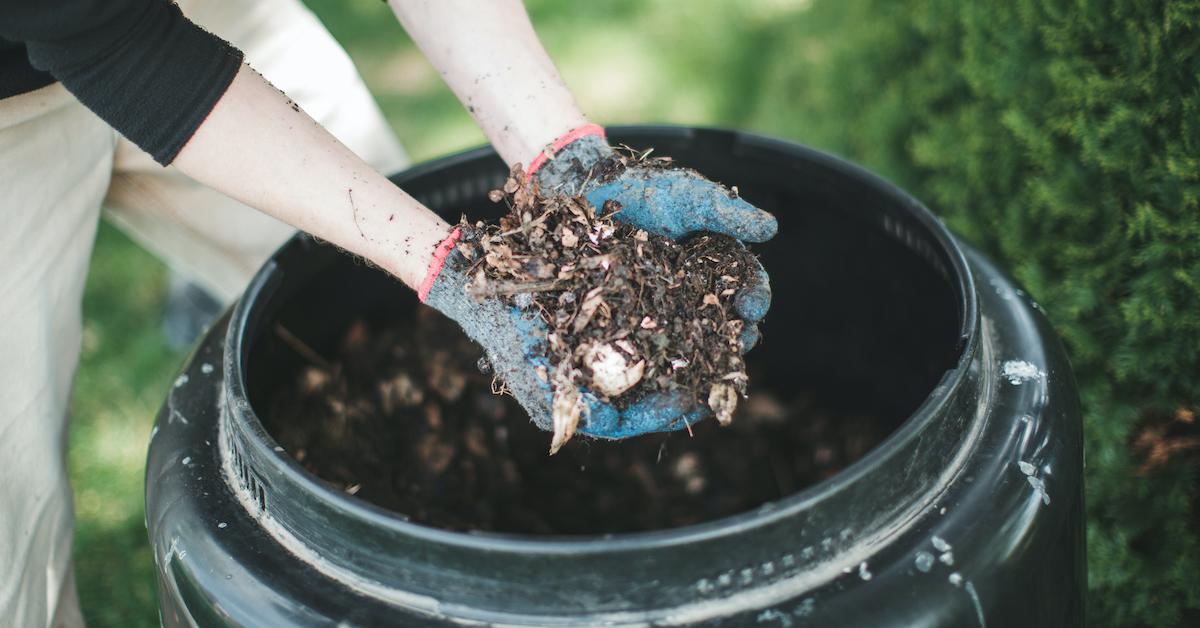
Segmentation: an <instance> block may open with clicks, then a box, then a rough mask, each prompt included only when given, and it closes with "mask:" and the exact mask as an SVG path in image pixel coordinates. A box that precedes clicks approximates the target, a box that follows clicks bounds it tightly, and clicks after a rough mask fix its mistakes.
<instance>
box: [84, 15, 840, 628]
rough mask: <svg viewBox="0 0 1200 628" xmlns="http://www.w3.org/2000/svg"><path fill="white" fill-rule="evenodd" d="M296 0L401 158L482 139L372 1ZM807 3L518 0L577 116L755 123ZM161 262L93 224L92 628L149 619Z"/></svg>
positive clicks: (88, 313) (775, 119)
mask: <svg viewBox="0 0 1200 628" xmlns="http://www.w3.org/2000/svg"><path fill="white" fill-rule="evenodd" d="M308 5H309V6H310V7H311V8H312V9H313V10H314V11H315V12H316V13H317V14H318V15H319V16H320V17H321V18H322V20H324V21H325V23H326V25H327V26H328V27H329V29H330V31H331V32H332V33H333V34H334V36H335V37H336V38H337V39H338V40H339V41H341V42H342V43H343V45H344V46H346V48H347V50H348V51H349V52H350V54H351V56H352V57H353V58H354V60H355V62H356V63H357V64H358V67H359V70H360V71H361V72H362V74H363V76H364V77H365V78H366V80H367V83H368V85H369V86H370V87H371V89H372V91H373V92H374V94H375V96H376V98H377V99H378V100H379V102H380V104H381V106H382V107H383V109H384V112H385V113H386V115H387V117H388V120H389V122H390V123H391V125H392V126H393V127H394V128H395V129H396V132H397V134H398V135H399V137H400V139H401V140H402V141H403V143H404V144H405V146H406V147H407V148H408V150H409V153H410V154H411V156H412V157H413V159H414V160H415V161H421V160H426V159H429V158H432V157H436V156H438V155H442V154H445V153H448V152H452V151H455V150H460V149H463V148H467V147H470V146H474V145H477V144H480V143H482V142H483V135H482V134H481V133H480V132H479V131H478V130H477V129H476V128H475V126H474V124H473V123H472V121H471V120H470V118H469V117H468V116H467V114H466V112H465V111H464V110H463V109H462V107H461V106H460V105H459V104H458V103H457V101H456V100H455V99H454V96H453V95H452V94H451V93H450V91H449V90H448V89H447V88H446V87H445V86H444V85H443V84H442V83H441V81H440V80H439V78H438V75H437V73H436V72H435V71H434V70H433V68H432V67H431V66H429V64H428V63H427V62H426V61H425V59H424V57H422V56H421V54H420V52H419V51H417V50H416V48H415V47H414V46H413V45H412V42H411V41H409V40H408V38H407V37H406V36H405V35H404V32H403V30H402V29H401V28H400V26H399V25H398V24H397V23H396V21H395V20H394V18H392V16H391V13H390V11H389V9H388V8H387V7H386V5H385V4H383V3H382V2H380V1H379V0H311V1H310V2H308ZM807 5H808V2H807V1H805V0H757V1H753V2H732V1H729V2H716V1H711V2H710V1H695V2H689V3H677V2H647V1H633V0H613V1H596V2H589V3H582V2H579V3H577V2H570V3H567V2H556V1H553V0H531V1H530V2H529V3H528V6H529V9H530V12H531V14H532V15H533V20H534V24H535V26H536V27H537V29H538V32H539V33H540V35H541V37H542V40H543V42H544V43H545V45H546V47H547V49H549V51H550V53H551V56H552V57H553V58H554V59H555V61H556V62H557V64H558V66H559V68H560V70H561V71H562V73H563V75H564V78H565V79H566V81H567V83H568V84H569V85H570V86H571V87H572V90H573V91H574V93H575V95H576V97H577V99H578V100H579V102H580V103H581V105H582V107H583V109H584V110H585V111H586V112H588V114H589V116H590V117H591V118H592V119H593V120H596V121H598V122H601V123H604V124H614V123H647V122H671V123H680V124H683V123H696V124H710V125H723V126H738V127H742V128H751V129H757V130H761V131H765V132H771V131H775V132H779V131H780V130H782V129H786V128H789V127H791V128H795V124H796V122H795V120H794V119H789V114H790V111H789V108H788V107H786V106H780V103H781V102H786V101H775V102H769V103H763V102H761V101H760V100H759V99H756V98H754V97H753V96H754V95H756V94H762V93H770V92H771V90H770V89H769V88H770V87H771V86H770V85H769V84H768V82H769V81H770V80H771V76H770V72H767V71H760V70H761V69H762V66H763V65H765V64H764V55H767V54H769V53H770V52H771V51H774V53H783V54H788V55H796V56H797V58H798V57H800V56H810V55H814V54H818V53H819V51H815V50H811V49H807V48H804V47H803V43H804V42H803V39H802V38H798V39H796V40H795V41H793V40H788V41H782V42H781V41H779V40H778V37H779V35H778V32H779V31H778V30H777V29H772V28H771V25H772V24H774V23H776V22H777V20H778V19H779V18H782V17H785V16H786V15H787V14H790V13H794V12H797V11H803V10H804V9H805V8H806V7H807ZM796 35H797V33H795V32H794V31H793V32H792V33H791V36H792V37H795V36H796ZM268 78H269V77H268ZM772 100H774V99H772ZM799 139H804V138H799ZM165 276H166V270H165V268H164V267H163V266H162V264H161V263H159V262H158V261H157V260H156V259H154V258H153V257H152V256H150V255H149V254H148V253H146V252H145V251H143V250H141V249H140V248H138V246H137V245H135V244H133V243H132V242H130V241H129V240H128V239H127V238H125V237H124V236H123V235H122V234H120V233H119V232H117V231H116V230H114V229H113V228H112V227H110V226H108V225H103V226H102V228H101V230H100V233H99V236H98V238H97V241H96V252H95V256H94V258H93V260H92V269H91V274H90V276H89V278H88V284H87V291H86V294H85V297H84V315H85V324H84V345H83V358H82V363H81V366H80V370H79V374H78V377H77V381H76V385H75V401H74V404H75V405H74V418H73V423H72V427H71V452H70V463H71V477H72V481H73V483H74V486H75V490H76V508H77V517H78V524H77V537H76V549H75V558H76V568H77V570H78V579H79V580H78V582H79V589H80V596H81V598H82V603H83V609H84V614H85V615H86V617H87V619H88V621H89V624H90V625H92V626H96V627H100V628H103V627H106V626H121V627H128V626H154V625H157V624H158V614H157V610H156V606H155V595H154V583H153V573H154V566H153V563H152V557H151V553H150V548H149V545H148V542H147V538H146V533H145V529H144V526H143V506H142V474H143V465H144V461H145V451H146V445H147V442H148V438H149V433H150V428H151V425H152V423H153V419H154V413H155V411H156V410H157V407H158V404H159V403H160V402H161V400H162V398H163V395H164V392H165V391H166V389H167V384H168V382H169V381H170V379H171V377H172V375H173V372H174V371H175V369H176V368H177V367H178V365H179V363H180V361H181V360H182V358H183V356H182V355H181V354H178V353H175V352H172V351H171V350H170V349H169V348H168V347H167V346H166V345H165V344H164V343H163V341H162V337H161V334H160V327H159V323H160V316H161V310H162V305H163V300H164V297H165V287H164V286H165Z"/></svg>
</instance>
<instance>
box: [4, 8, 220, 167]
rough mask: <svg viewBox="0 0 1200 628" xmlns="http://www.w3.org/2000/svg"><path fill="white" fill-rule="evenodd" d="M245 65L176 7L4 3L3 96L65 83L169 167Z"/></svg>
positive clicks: (125, 134)
mask: <svg viewBox="0 0 1200 628" xmlns="http://www.w3.org/2000/svg"><path fill="white" fill-rule="evenodd" d="M241 61H242V53H241V52H240V51H239V50H237V49H236V48H234V47H233V46H231V45H230V44H229V43H227V42H225V41H224V40H222V39H220V38H219V37H216V36H214V35H212V34H211V33H208V32H207V31H205V30H204V29H202V28H200V27H199V26H197V25H195V24H193V23H192V22H191V21H189V20H188V19H187V18H185V17H184V16H183V14H182V13H181V12H180V10H179V7H178V6H176V5H175V4H174V3H173V2H170V1H169V0H0V98H7V97H9V96H15V95H17V94H22V93H25V92H28V91H32V90H34V89H37V88H39V87H44V86H46V85H49V84H51V83H53V82H54V81H55V80H58V81H62V83H63V85H64V86H65V87H66V88H67V89H68V90H70V91H71V93H73V94H74V95H75V97H76V98H78V99H79V101H80V102H82V103H83V104H84V105H86V106H87V107H88V108H90V109H91V110H92V111H94V112H96V114H97V115H99V116H100V118H101V119H103V120H104V121H105V122H108V123H109V124H110V125H112V127H113V128H115V129H116V130H117V131H119V132H120V133H121V134H122V135H124V136H125V137H127V138H129V140H130V141H132V142H133V143H134V144H137V145H138V146H139V147H141V148H142V149H143V150H145V151H146V152H148V153H150V154H151V155H152V156H153V157H154V159H155V160H157V161H158V162H159V163H161V164H164V165H165V164H168V163H170V162H171V161H172V160H173V159H174V158H175V155H176V154H178V153H179V150H180V149H181V148H183V145H184V144H186V143H187V141H188V139H190V138H191V137H192V134H193V133H194V132H195V131H196V128H197V127H199V126H200V123H201V122H203V121H204V118H205V117H206V116H207V115H208V113H209V112H210V111H211V110H212V108H213V106H214V105H216V103H217V101H218V100H219V99H220V98H221V96H222V95H223V94H224V93H225V90H226V88H228V87H229V83H230V82H231V81H232V80H233V77H234V75H235V74H236V73H237V70H238V67H239V66H240V65H241Z"/></svg>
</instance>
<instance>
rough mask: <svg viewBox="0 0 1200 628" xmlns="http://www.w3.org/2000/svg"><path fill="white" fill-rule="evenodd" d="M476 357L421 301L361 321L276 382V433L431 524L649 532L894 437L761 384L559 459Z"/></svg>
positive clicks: (723, 508) (353, 488)
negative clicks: (287, 383) (712, 412)
mask: <svg viewBox="0 0 1200 628" xmlns="http://www.w3.org/2000/svg"><path fill="white" fill-rule="evenodd" d="M293 341H294V339H293ZM481 355H482V350H481V349H480V348H479V347H478V346H477V345H475V344H474V343H472V342H471V341H470V340H468V339H467V338H466V337H465V336H464V335H463V334H462V332H461V331H460V330H459V329H458V327H457V325H455V324H454V323H453V322H451V321H449V320H447V319H445V318H443V317H442V316H441V315H440V314H438V313H436V312H434V311H433V310H431V309H428V308H424V307H421V308H420V309H419V311H418V312H417V313H416V316H415V323H414V322H412V321H407V322H392V323H390V324H388V325H381V326H372V325H371V324H368V323H366V322H364V321H359V322H356V323H354V324H353V325H351V326H350V327H349V329H347V330H346V331H345V333H344V336H343V338H342V341H341V343H340V348H339V350H338V354H337V356H336V357H334V358H333V359H330V360H329V362H328V363H324V361H322V364H320V365H316V364H313V365H311V366H308V367H305V368H302V369H301V372H300V373H299V374H298V376H297V377H296V378H295V381H294V383H293V385H292V386H291V387H290V388H289V387H285V388H283V389H281V390H279V391H278V392H277V394H276V395H275V396H274V399H273V401H272V404H271V407H270V410H269V412H268V413H267V421H266V422H267V427H268V429H269V430H270V431H271V433H272V435H273V436H274V437H275V438H276V440H277V441H278V442H279V443H280V444H281V445H283V447H284V448H286V450H287V451H288V452H289V453H290V454H291V455H292V456H293V457H294V458H295V459H296V460H297V461H298V462H299V463H300V464H302V465H303V466H304V467H305V468H307V469H308V470H309V471H310V472H312V473H314V474H315V475H317V476H319V477H320V478H322V479H323V480H324V481H326V482H328V483H329V484H330V485H332V486H333V487H335V488H336V489H337V490H342V491H345V492H346V493H350V494H353V495H356V496H357V497H358V498H361V499H365V500H367V501H369V502H372V503H374V504H376V505H378V506H382V507H384V508H387V509H390V510H393V511H395V512H398V513H401V514H402V515H404V516H406V517H408V518H410V519H411V520H413V521H415V522H419V523H422V524H426V525H430V526H434V527H439V528H445V529H451V530H479V531H493V532H512V533H527V534H605V533H617V532H631V531H639V530H654V529H661V528H669V527H675V526H682V525H687V524H693V523H699V522H702V521H707V520H711V519H714V518H717V517H721V516H726V515H731V514H735V513H739V512H745V511H748V510H751V509H753V508H755V507H757V506H759V505H762V504H764V503H766V502H770V501H774V500H777V499H779V498H781V497H784V496H786V495H789V494H791V493H794V492H796V491H798V490H800V489H802V488H804V487H806V486H809V485H812V484H813V483H815V482H817V481H819V480H821V479H823V478H826V477H828V476H830V475H832V474H833V473H836V472H837V471H838V470H840V469H842V468H843V467H845V466H846V465H847V464H849V463H850V462H853V461H854V460H856V459H857V458H859V457H860V456H862V455H863V454H864V453H865V452H866V451H867V450H868V449H870V448H871V447H873V446H874V445H875V444H877V443H878V442H879V441H880V440H881V439H882V438H883V437H884V436H885V435H886V433H885V431H884V427H883V425H882V424H881V422H880V421H878V420H876V419H875V418H873V417H871V416H867V415H860V414H842V413H837V412H833V411H830V410H828V409H826V408H823V407H821V406H820V405H817V404H815V403H814V401H813V399H814V397H813V396H812V395H810V394H806V393H804V392H795V391H792V390H789V391H786V394H787V396H783V395H781V394H775V393H773V392H771V391H755V392H753V393H752V394H751V395H750V396H749V398H748V399H747V400H746V401H745V402H744V403H742V404H741V405H740V406H739V407H738V410H737V414H736V416H735V419H734V421H733V422H732V425H730V426H729V427H727V428H722V427H720V426H719V425H718V424H717V423H716V422H715V421H705V422H702V423H700V424H698V425H696V426H695V427H694V428H693V430H694V435H689V433H688V432H686V431H680V432H673V433H669V434H654V435H648V436H643V437H639V438H636V439H631V440H625V441H602V440H592V439H587V438H577V439H575V440H574V441H572V442H570V443H567V444H566V445H565V446H564V447H563V448H562V450H561V451H560V452H559V453H558V455H556V456H553V457H550V456H547V455H546V451H545V449H544V447H545V433H544V432H542V431H540V430H539V429H537V427H535V426H534V425H533V424H532V423H530V421H529V420H528V417H527V416H526V415H525V413H524V412H523V411H522V410H521V408H520V406H519V405H518V404H517V403H516V402H515V401H514V400H513V399H512V398H510V397H507V396H502V395H495V394H493V393H492V390H491V385H492V378H491V376H490V375H484V374H482V373H481V372H480V371H479V369H478V367H477V361H478V360H479V358H480V356H481ZM749 357H750V360H749V362H750V371H751V372H752V373H753V371H754V368H755V367H754V359H753V353H751V354H750V356H749Z"/></svg>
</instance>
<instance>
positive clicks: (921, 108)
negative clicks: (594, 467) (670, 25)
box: [746, 0, 1200, 626]
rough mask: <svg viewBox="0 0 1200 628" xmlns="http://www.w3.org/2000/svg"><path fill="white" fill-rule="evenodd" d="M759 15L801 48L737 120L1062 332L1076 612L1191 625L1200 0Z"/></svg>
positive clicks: (1197, 461)
mask: <svg viewBox="0 0 1200 628" xmlns="http://www.w3.org/2000/svg"><path fill="white" fill-rule="evenodd" d="M767 30H769V31H770V32H768V33H765V34H764V37H763V41H767V42H787V41H793V42H794V41H803V42H805V43H804V45H803V47H802V48H799V49H796V50H788V49H786V46H787V45H791V44H779V45H778V46H777V48H776V49H775V50H773V51H767V54H766V56H768V57H773V58H774V61H772V63H771V64H770V65H769V66H768V67H767V68H766V69H765V70H764V71H765V72H767V74H768V77H769V80H766V81H764V82H763V83H764V86H763V88H762V89H763V93H761V94H760V95H759V96H760V97H759V99H758V102H759V103H760V104H759V107H760V108H761V109H759V110H756V111H755V112H753V113H752V114H751V115H750V117H749V119H748V120H747V121H746V122H747V123H748V124H749V125H751V126H757V127H759V128H764V129H769V130H771V131H774V132H780V131H782V132H785V133H786V134H788V135H790V136H792V137H796V138H798V139H800V140H802V141H806V142H808V143H813V144H816V145H819V146H824V147H826V148H830V149H833V150H834V151H836V152H840V153H842V154H845V155H846V156H848V157H849V158H851V159H854V160H856V161H859V162H861V163H864V164H865V165H867V166H868V167H872V168H875V169H876V170H879V171H882V172H883V173H884V174H885V175H887V176H890V177H891V178H893V179H894V180H896V181H897V182H898V183H900V184H902V185H904V186H905V187H907V188H908V189H909V190H911V191H913V192H914V193H915V194H916V196H918V197H919V198H921V199H922V200H924V201H925V202H926V203H927V204H928V205H930V206H931V207H932V208H933V209H934V211H935V212H936V213H938V214H940V215H941V216H943V217H945V219H946V221H947V222H948V224H950V226H951V227H952V228H953V229H955V230H956V231H957V232H958V233H960V234H962V235H963V236H964V237H965V238H966V239H967V240H968V241H970V242H972V243H974V244H976V245H977V246H980V247H982V248H984V249H985V250H987V251H988V252H989V253H990V254H992V255H993V256H995V257H996V258H998V260H999V261H1001V262H1002V263H1003V265H1005V266H1006V267H1007V268H1009V269H1010V270H1012V271H1013V273H1014V274H1015V275H1016V276H1017V278H1018V279H1019V281H1020V282H1021V283H1022V284H1024V285H1025V287H1026V288H1027V289H1028V290H1029V291H1030V293H1031V294H1032V295H1034V297H1035V298H1036V299H1037V300H1038V301H1039V302H1040V303H1041V304H1042V305H1043V307H1044V308H1045V309H1046V310H1047V311H1048V313H1049V316H1050V318H1051V320H1052V321H1053V323H1054V324H1055V327H1056V328H1057V329H1058V331H1059V332H1060V333H1061V334H1062V336H1063V339H1064V341H1065V343H1066V345H1067V348H1068V352H1069V354H1070V356H1071V360H1072V363H1073V366H1074V369H1075V372H1076V377H1077V378H1078V380H1079V384H1080V387H1081V394H1082V401H1083V407H1084V412H1085V417H1084V421H1085V423H1084V429H1085V447H1086V461H1087V462H1086V464H1087V468H1086V470H1085V477H1086V500H1087V517H1088V562H1089V583H1088V586H1089V589H1090V591H1089V599H1088V619H1089V624H1094V625H1099V626H1134V625H1145V626H1170V625H1183V624H1185V623H1189V622H1191V621H1195V620H1196V618H1197V617H1200V586H1198V584H1197V578H1200V505H1198V503H1200V498H1198V494H1200V491H1198V487H1197V485H1198V477H1197V476H1198V469H1200V453H1197V447H1196V446H1195V445H1196V443H1197V442H1200V438H1196V436H1200V429H1197V427H1196V421H1197V419H1196V414H1197V413H1200V2H1196V1H1194V0H1193V1H1168V0H1108V1H1103V2H1101V1H1096V0H1014V1H1012V2H962V1H961V0H906V1H902V2H898V1H896V0H856V1H853V2H850V1H846V0H817V2H816V3H815V5H814V6H813V7H812V8H811V9H810V10H808V11H804V12H802V13H798V14H797V16H796V18H795V19H794V20H791V21H789V22H787V23H782V24H777V25H771V26H769V27H767ZM789 34H790V35H792V37H790V38H789V37H788V35H789ZM799 35H803V36H799ZM781 103H789V104H788V105H787V106H780V104H781ZM1181 435H1182V436H1181ZM1155 438H1158V439H1159V441H1160V442H1153V441H1154V439H1155ZM1164 438H1165V439H1167V440H1166V441H1164V440H1163V439H1164ZM1170 438H1175V439H1176V440H1174V441H1171V440H1170ZM1180 438H1182V439H1183V440H1179V439H1180ZM1147 439H1149V440H1147ZM1188 439H1191V440H1188ZM1164 443H1165V444H1164Z"/></svg>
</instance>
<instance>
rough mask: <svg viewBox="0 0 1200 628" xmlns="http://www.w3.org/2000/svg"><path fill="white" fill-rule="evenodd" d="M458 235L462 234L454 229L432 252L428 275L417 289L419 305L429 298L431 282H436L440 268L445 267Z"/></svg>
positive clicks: (431, 287)
mask: <svg viewBox="0 0 1200 628" xmlns="http://www.w3.org/2000/svg"><path fill="white" fill-rule="evenodd" d="M460 235H462V232H461V231H459V229H458V227H455V228H454V230H453V231H451V232H450V235H448V236H446V239H445V240H442V241H441V243H439V244H438V245H437V248H436V249H434V250H433V259H432V260H430V262H429V273H427V274H426V275H425V280H424V281H422V282H421V287H420V288H418V289H417V298H418V299H420V300H421V303H424V302H425V298H426V297H428V296H429V291H430V290H432V289H433V282H434V281H436V280H437V278H438V275H439V274H441V272H442V267H443V266H445V265H446V256H447V255H449V254H450V249H452V248H454V245H455V244H456V243H457V242H458V236H460Z"/></svg>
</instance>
